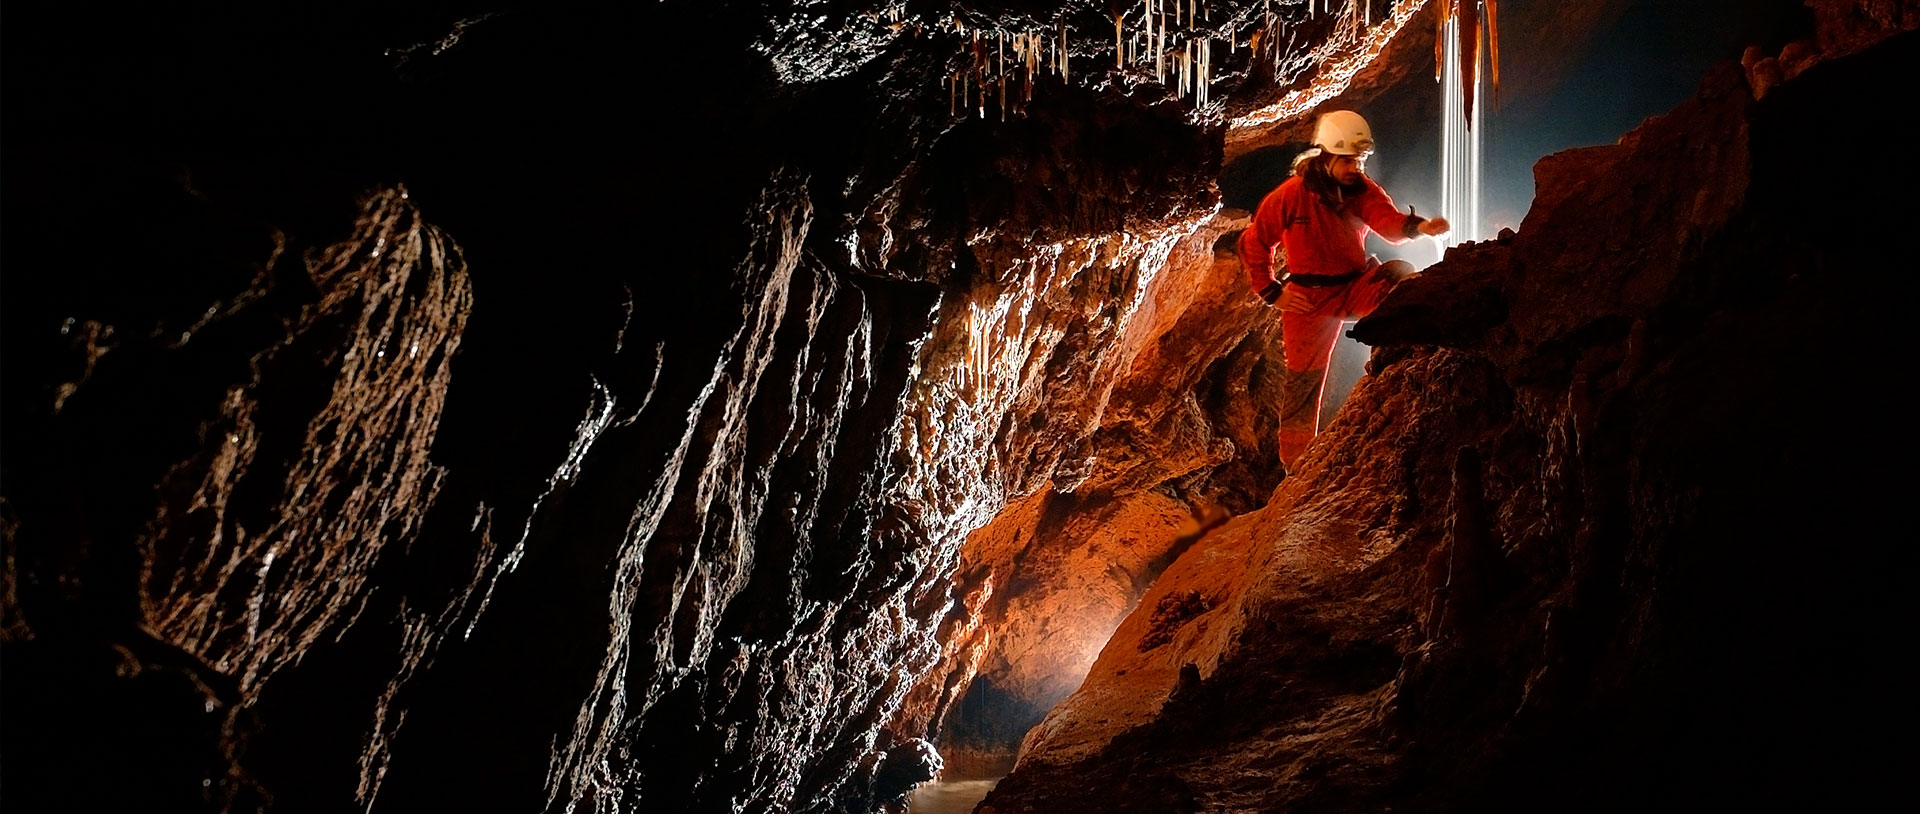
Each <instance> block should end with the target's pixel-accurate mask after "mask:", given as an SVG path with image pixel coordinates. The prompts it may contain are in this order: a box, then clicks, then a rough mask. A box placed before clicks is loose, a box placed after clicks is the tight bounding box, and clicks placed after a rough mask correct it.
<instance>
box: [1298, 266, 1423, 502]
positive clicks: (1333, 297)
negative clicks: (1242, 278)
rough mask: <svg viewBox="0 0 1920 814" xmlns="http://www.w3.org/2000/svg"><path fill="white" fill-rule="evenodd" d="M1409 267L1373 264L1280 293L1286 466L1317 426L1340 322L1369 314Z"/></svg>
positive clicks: (1300, 450) (1408, 271)
mask: <svg viewBox="0 0 1920 814" xmlns="http://www.w3.org/2000/svg"><path fill="white" fill-rule="evenodd" d="M1412 273H1413V266H1412V265H1410V264H1408V263H1406V262H1405V261H1400V260H1395V261H1392V262H1388V263H1386V264H1383V265H1376V266H1373V267H1372V268H1370V269H1368V270H1367V271H1365V272H1363V273H1362V274H1361V275H1360V276H1359V277H1358V278H1356V279H1355V280H1353V281H1352V282H1349V283H1343V284H1341V285H1334V286H1326V287H1321V288H1312V287H1308V286H1304V285H1299V284H1297V283H1290V284H1288V285H1287V287H1286V290H1285V291H1284V292H1282V293H1281V295H1280V301H1279V302H1277V303H1275V304H1276V305H1277V306H1279V308H1280V333H1281V342H1282V344H1283V345H1284V346H1285V348H1286V355H1287V381H1286V385H1285V387H1284V388H1283V390H1282V392H1283V394H1284V396H1283V398H1284V399H1285V403H1284V404H1282V405H1281V408H1280V462H1281V463H1283V464H1286V466H1287V468H1288V469H1292V468H1293V465H1294V462H1295V461H1298V460H1299V459H1300V455H1301V453H1303V452H1306V450H1307V444H1308V443H1309V442H1311V441H1312V440H1313V436H1314V433H1316V432H1318V431H1319V427H1320V398H1321V396H1322V394H1323V391H1324V390H1325V389H1326V385H1327V362H1328V361H1329V360H1331V359H1332V358H1333V343H1334V342H1335V341H1336V340H1338V339H1339V338H1340V324H1341V323H1342V322H1343V321H1345V320H1349V319H1354V318H1357V317H1363V316H1366V315H1368V314H1371V313H1373V309H1374V308H1376V307H1378V306H1379V305H1380V301H1381V300H1382V299H1384V298H1385V297H1386V296H1387V292H1388V291H1391V290H1393V287H1394V286H1395V285H1396V284H1398V283H1399V282H1400V281H1401V280H1402V279H1405V278H1406V276H1407V275H1409V274H1412Z"/></svg>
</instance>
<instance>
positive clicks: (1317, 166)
mask: <svg viewBox="0 0 1920 814" xmlns="http://www.w3.org/2000/svg"><path fill="white" fill-rule="evenodd" d="M1371 152H1373V136H1372V134H1371V132H1370V131H1369V129H1368V127H1367V123H1366V120H1364V119H1362V118H1360V116H1359V114H1357V113H1354V112H1352V111H1348V110H1337V111H1333V112H1331V113H1327V114H1325V115H1322V116H1321V117H1320V121H1319V123H1318V126H1316V127H1315V129H1314V148H1313V149H1311V150H1308V151H1307V152H1305V153H1302V154H1301V156H1300V157H1299V158H1298V159H1295V161H1294V165H1293V168H1294V176H1293V177H1292V178H1288V179H1287V180H1286V182H1285V183H1282V184H1281V185H1280V186H1279V187H1278V188H1276V189H1274V191H1273V192H1271V193H1268V194H1267V197H1266V199H1265V200H1262V201H1261V202H1260V210H1259V211H1258V212H1256V213H1254V216H1253V225H1252V226H1249V227H1247V230H1246V231H1245V232H1243V233H1242V234H1241V235H1240V261H1241V263H1242V264H1243V265H1245V266H1246V269H1247V277H1248V281H1249V282H1250V283H1252V285H1253V290H1254V291H1255V292H1257V293H1259V294H1260V297H1261V298H1262V299H1264V300H1266V301H1267V304H1268V305H1278V306H1279V308H1280V331H1281V336H1282V342H1283V344H1284V346H1285V348H1286V356H1287V382H1286V385H1285V388H1284V391H1283V392H1284V393H1285V400H1286V403H1285V404H1283V405H1281V410H1280V461H1281V462H1282V463H1284V464H1286V466H1287V467H1288V468H1289V469H1291V468H1292V467H1293V466H1294V463H1295V462H1296V461H1298V460H1299V458H1300V454H1301V453H1302V452H1304V451H1306V448H1307V444H1308V442H1310V441H1312V440H1313V435H1314V432H1315V431H1316V430H1317V428H1318V427H1319V425H1320V396H1321V391H1322V390H1324V389H1325V387H1326V373H1327V361H1328V360H1329V359H1330V358H1331V357H1332V355H1333V343H1334V341H1335V340H1336V339H1338V338H1339V335H1340V323H1341V322H1342V321H1343V320H1348V319H1354V318H1356V317H1362V316H1366V315H1367V314H1369V313H1372V312H1373V309H1374V308H1375V307H1376V306H1378V305H1379V304H1380V300H1381V299H1382V298H1383V297H1385V296H1386V294H1387V292H1388V291H1389V290H1391V289H1392V288H1393V286H1394V285H1395V284H1397V283H1399V282H1400V281H1401V280H1403V279H1405V278H1406V277H1407V276H1408V275H1411V274H1412V273H1413V266H1412V265H1411V264H1409V263H1407V262H1406V261H1403V260H1394V261H1391V262H1388V263H1384V264H1382V263H1381V262H1380V261H1379V260H1377V259H1375V258H1373V257H1371V256H1369V255H1368V254H1367V252H1366V247H1365V243H1364V241H1365V239H1366V236H1367V230H1369V229H1371V230H1373V232H1374V233H1375V234H1378V235H1380V236H1381V237H1383V238H1385V239H1387V240H1388V241H1389V242H1392V243H1402V242H1405V241H1407V240H1409V239H1411V238H1415V237H1419V236H1421V235H1436V234H1440V233H1442V232H1445V231H1446V230H1447V222H1446V219H1444V218H1431V219H1429V218H1422V217H1420V216H1418V215H1415V214H1413V213H1411V212H1401V211H1400V210H1399V209H1398V208H1397V207H1395V206H1394V204H1393V199H1392V198H1389V197H1387V193H1386V191H1385V190H1383V189H1381V188H1380V185H1379V184H1376V183H1374V182H1373V179H1371V178H1368V177H1367V176H1366V174H1365V173H1364V172H1363V171H1362V165H1363V162H1365V160H1366V157H1367V155H1368V154H1369V153H1371ZM1276 247H1278V248H1281V249H1284V250H1285V252H1286V272H1287V274H1286V276H1285V277H1284V278H1280V279H1277V280H1276V279H1275V276H1274V274H1273V251H1274V249H1275V248H1276Z"/></svg>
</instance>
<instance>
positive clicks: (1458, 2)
mask: <svg viewBox="0 0 1920 814" xmlns="http://www.w3.org/2000/svg"><path fill="white" fill-rule="evenodd" d="M1482 6H1484V7H1485V8H1482ZM1499 16H1500V15H1499V6H1498V4H1497V3H1496V2H1495V0H1442V4H1441V6H1440V15H1439V18H1440V19H1439V28H1437V29H1436V34H1435V35H1434V38H1433V81H1435V82H1439V81H1441V79H1442V76H1443V74H1445V73H1446V70H1447V56H1446V47H1447V23H1450V22H1452V21H1453V20H1455V19H1456V18H1457V19H1458V20H1459V21H1460V25H1459V26H1458V27H1457V28H1455V32H1456V34H1457V35H1458V40H1459V41H1458V42H1457V43H1455V45H1456V46H1457V47H1456V48H1454V53H1455V54H1456V55H1458V56H1459V59H1460V75H1461V76H1462V77H1467V79H1466V80H1464V81H1462V82H1461V83H1460V85H1461V90H1462V91H1463V92H1464V93H1465V94H1466V116H1467V120H1468V121H1472V120H1473V89H1474V84H1475V83H1474V82H1473V81H1472V77H1477V76H1483V75H1485V76H1490V77H1491V78H1492V80H1493V92H1494V94H1495V96H1496V97H1497V96H1498V95H1499V93H1500V24H1499ZM1482 22H1485V24H1486V30H1487V48H1486V57H1487V64H1486V66H1485V67H1486V68H1487V69H1488V71H1487V73H1486V74H1482V73H1481V70H1480V69H1481V67H1482V66H1481V64H1480V59H1481V49H1480V26H1481V23H1482Z"/></svg>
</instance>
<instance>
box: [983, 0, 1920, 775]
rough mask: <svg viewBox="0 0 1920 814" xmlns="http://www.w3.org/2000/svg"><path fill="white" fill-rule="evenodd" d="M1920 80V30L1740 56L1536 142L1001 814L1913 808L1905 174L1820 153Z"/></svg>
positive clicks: (1905, 166)
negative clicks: (1661, 102) (1903, 307)
mask: <svg viewBox="0 0 1920 814" xmlns="http://www.w3.org/2000/svg"><path fill="white" fill-rule="evenodd" d="M1835 5H1847V6H1849V7H1851V6H1852V5H1854V4H1835ZM1852 10H1853V11H1858V9H1852ZM1821 11H1822V15H1823V19H1832V18H1834V17H1836V16H1844V14H1843V13H1842V11H1836V10H1835V9H1831V8H1829V9H1822V10H1821ZM1843 11H1844V10H1843ZM1852 19H1865V20H1866V21H1867V22H1869V23H1872V24H1874V26H1875V27H1876V28H1877V29H1878V33H1877V34H1875V35H1870V36H1869V38H1871V37H1872V36H1877V37H1885V36H1886V34H1887V31H1888V29H1889V28H1900V27H1907V28H1910V27H1911V26H1910V25H1906V24H1904V23H1900V22H1899V20H1900V18H1899V16H1898V15H1897V14H1896V15H1894V16H1892V17H1888V16H1887V15H1884V14H1883V15H1880V16H1879V17H1864V18H1863V17H1855V18H1852ZM1889 21H1891V22H1889ZM1821 39H1822V41H1847V42H1855V43H1857V42H1858V41H1859V40H1858V39H1857V38H1856V37H1854V36H1853V35H1841V34H1838V33H1836V32H1827V33H1825V34H1823V35H1822V37H1821ZM1917 66H1920V41H1916V35H1914V34H1912V33H1906V34H1900V35H1898V36H1895V37H1893V38H1891V39H1887V40H1885V41H1883V42H1881V43H1880V44H1878V45H1876V46H1873V47H1871V48H1868V49H1865V50H1862V51H1860V52H1859V53H1857V54H1856V55H1854V56H1851V57H1846V58H1843V59H1830V60H1828V61H1826V62H1824V63H1822V64H1818V65H1815V66H1813V67H1811V68H1808V69H1806V70H1805V71H1804V72H1802V73H1800V74H1799V75H1798V76H1797V77H1796V78H1795V79H1793V80H1791V81H1788V82H1786V83H1785V84H1782V85H1779V86H1777V87H1774V88H1772V89H1771V90H1770V91H1768V92H1767V93H1766V94H1765V96H1764V99H1762V100H1760V101H1757V102H1756V101H1755V98H1754V97H1755V91H1756V89H1755V88H1753V87H1752V86H1750V85H1749V83H1748V82H1747V80H1746V77H1744V76H1743V75H1742V73H1741V71H1740V70H1739V69H1738V68H1736V67H1734V66H1731V65H1727V66H1723V67H1722V68H1721V69H1719V70H1717V71H1716V72H1714V73H1713V74H1712V75H1710V76H1708V77H1707V78H1706V79H1705V80H1704V81H1703V83H1702V85H1701V87H1700V92H1699V95H1698V97H1697V98H1696V99H1694V100H1693V101H1691V102H1688V103H1687V104H1685V105H1683V106H1682V107H1681V108H1680V109H1678V110H1676V111H1674V112H1673V113H1671V114H1669V115H1666V116H1663V117H1659V118H1656V119H1654V120H1651V121H1649V122H1648V123H1647V124H1646V125H1644V126H1643V127H1641V128H1640V129H1638V130H1636V131H1635V132H1633V133H1632V134H1630V135H1628V136H1627V137H1625V138H1623V139H1622V140H1621V142H1620V143H1619V144H1617V145H1613V146H1607V147H1596V148H1589V149H1584V150H1577V151H1573V152H1570V153H1565V154H1560V155H1556V156H1552V157H1549V158H1548V159H1546V160H1544V161H1542V162H1541V164H1540V165H1539V167H1538V169H1537V171H1536V175H1537V178H1538V181H1539V189H1540V194H1539V196H1538V198H1537V199H1536V203H1535V206H1534V209H1533V211H1532V212H1531V213H1530V214H1529V216H1528V218H1527V220H1526V222H1525V223H1524V225H1523V226H1522V228H1521V229H1520V231H1519V233H1518V234H1517V235H1512V236H1508V237H1503V238H1502V239H1500V240H1499V241H1496V242H1491V243H1483V244H1479V245H1476V246H1472V247H1468V248H1466V249H1464V250H1461V251H1458V252H1456V253H1455V254H1453V255H1451V256H1450V257H1449V258H1448V260H1447V261H1446V262H1445V263H1443V264H1441V265H1439V266H1435V267H1434V268H1433V269H1431V270H1429V271H1428V272H1427V273H1426V274H1425V275H1423V276H1421V277H1419V278H1416V279H1415V280H1414V281H1412V282H1410V283H1409V284H1407V285H1406V286H1404V287H1403V288H1402V289H1401V290H1399V291H1396V292H1395V294H1394V296H1393V297H1391V298H1390V299H1389V300H1388V302H1387V303H1386V304H1385V305H1384V306H1383V307H1382V309H1381V310H1380V311H1379V312H1378V313H1376V314H1375V315H1374V316H1372V317H1370V318H1368V319H1366V320H1363V321H1361V322H1360V323H1359V325H1358V326H1357V327H1356V328H1355V329H1354V333H1355V335H1356V336H1357V337H1359V338H1361V339H1362V340H1363V341H1366V342H1368V343H1370V344H1374V345H1375V346H1377V347H1379V348H1380V350H1378V351H1376V353H1375V357H1374V359H1373V361H1372V363H1371V372H1372V375H1371V376H1370V377H1369V378H1368V379H1367V380H1365V381H1364V382H1363V383H1362V385H1361V386H1360V388H1359V389H1358V390H1356V392H1355V393H1354V395H1353V396H1352V397H1351V399H1350V400H1349V402H1348V404H1347V406H1346V408H1345V409H1344V410H1343V412H1342V413H1341V415H1340V418H1339V419H1338V420H1337V421H1336V422H1335V424H1334V426H1333V427H1332V428H1331V430H1330V431H1329V433H1328V435H1327V436H1326V437H1324V438H1323V439H1322V440H1320V441H1318V442H1316V445H1315V447H1314V448H1313V450H1312V452H1311V453H1310V454H1309V456H1308V458H1307V459H1306V461H1305V464H1304V466H1303V468H1302V471H1301V472H1300V473H1298V476H1297V477H1293V478H1289V479H1288V480H1286V481H1285V482H1284V483H1283V484H1282V485H1281V486H1280V487H1279V489H1278V490H1277V491H1276V492H1275V493H1274V496H1273V500H1272V501H1271V502H1270V503H1269V504H1268V505H1267V506H1266V507H1265V508H1264V509H1262V510H1260V511H1258V512H1255V513H1253V514H1250V515H1247V516H1244V517H1241V518H1237V519H1235V520H1234V521H1233V522H1232V523H1230V524H1229V525H1227V526H1226V527H1225V528H1223V529H1221V530H1220V531H1218V532H1216V533H1215V534H1214V535H1212V536H1210V537H1208V538H1206V539H1205V540H1203V541H1202V542H1201V543H1200V544H1199V545H1197V546H1196V547H1194V548H1193V549H1192V550H1190V551H1189V552H1188V553H1187V554H1186V555H1185V556H1183V557H1182V558H1181V559H1179V560H1178V561H1177V562H1175V563H1174V564H1173V565H1172V566H1171V567H1170V568H1169V569H1168V571H1167V572H1166V573H1165V574H1164V575H1162V577H1161V578H1160V580H1159V581H1158V582H1157V583H1156V584H1155V585H1154V587H1153V588H1152V589H1151V590H1150V591H1149V592H1148V594H1147V595H1146V597H1145V598H1144V599H1143V600H1142V602H1141V603H1140V605H1139V608H1138V609H1137V610H1136V611H1135V612H1134V613H1133V614H1132V615H1131V616H1130V617H1128V619H1127V620H1126V621H1125V622H1124V623H1123V624H1122V625H1121V627H1120V629H1119V630H1118V631H1117V632H1116V634H1115V636H1114V637H1113V639H1112V641H1111V642H1109V644H1108V645H1107V647H1106V649H1105V650H1104V651H1103V652H1102V654H1101V656H1100V659H1099V660H1098V661H1097V662H1096V663H1095V665H1094V666H1093V669H1092V673H1091V674H1090V676H1089V677H1088V679H1087V681H1086V683H1085V684H1084V685H1083V686H1082V687H1081V688H1080V689H1079V690H1078V691H1077V692H1076V693H1075V694H1074V695H1073V696H1072V697H1070V698H1069V699H1067V700H1066V701H1065V702H1063V703H1062V704H1061V705H1060V706H1059V707H1058V708H1056V709H1055V711H1054V712H1053V714H1052V715H1050V716H1049V717H1048V719H1047V720H1046V722H1045V723H1043V724H1042V725H1041V726H1040V727H1039V728H1037V729H1036V730H1035V731H1034V732H1033V733H1032V734H1031V735H1030V736H1029V738H1028V741H1027V744H1026V746H1025V748H1024V750H1023V752H1022V756H1021V759H1020V764H1019V767H1018V768H1017V769H1016V771H1015V772H1014V773H1013V774H1012V775H1011V776H1009V777H1008V778H1007V779H1006V780H1004V781H1002V782H1001V784H1000V785H999V786H998V787H997V788H996V789H995V790H994V792H993V793H992V794H991V795H990V796H989V798H988V799H987V801H986V803H985V807H984V808H983V809H982V810H983V811H988V810H991V811H994V812H1010V811H1037V810H1046V811H1102V812H1111V811H1142V812H1145V811H1153V812H1165V811H1249V812H1251V811H1316V812H1318V811H1382V810H1389V809H1392V810H1413V811H1436V810H1446V811H1451V810H1461V811H1468V810H1472V811H1484V810H1516V811H1517V810H1530V811H1531V810H1583V811H1584V810H1595V811H1599V810H1607V811H1612V810H1697V809H1701V808H1727V807H1735V808H1743V809H1759V810H1808V809H1814V808H1864V807H1871V806H1872V805H1875V802H1874V801H1876V800H1880V799H1884V798H1886V797H1887V796H1888V795H1897V794H1899V793H1900V791H1899V789H1898V787H1897V784H1898V782H1899V781H1898V780H1897V777H1898V774H1899V771H1898V769H1897V767H1898V766H1899V765H1902V764H1903V763H1904V762H1906V761H1907V760H1909V759H1910V758H1911V750H1910V749H1908V748H1906V747H1903V746H1901V745H1900V742H1901V739H1902V737H1903V735H1902V734H1901V733H1904V732H1906V731H1907V730H1909V729H1910V728H1911V727H1912V725H1913V724H1914V720H1915V716H1914V712H1915V710H1914V707H1913V704H1912V703H1911V700H1910V699H1907V698H1905V697H1904V694H1903V693H1902V691H1901V690H1900V689H1899V688H1900V686H1901V684H1902V683H1903V681H1904V679H1903V678H1902V676H1903V670H1902V669H1901V668H1900V666H1899V665H1900V663H1901V659H1900V658H1899V657H1898V656H1897V655H1896V654H1895V653H1894V652H1893V649H1890V648H1889V647H1888V646H1887V645H1886V643H1887V642H1890V641H1894V640H1897V639H1898V638H1900V637H1901V636H1902V633H1901V631H1902V630H1903V629H1904V627H1905V625H1906V620H1907V619H1910V618H1912V615H1913V611H1914V608H1913V604H1912V598H1911V597H1912V594H1913V587H1914V586H1913V585H1912V580H1911V575H1912V573H1913V570H1912V569H1913V566H1914V558H1913V554H1912V552H1911V549H1910V547H1907V546H1905V545H1903V544H1901V543H1900V542H1898V541H1897V540H1896V538H1897V537H1898V535H1897V534H1895V533H1893V532H1892V531H1891V530H1892V529H1897V528H1900V527H1901V526H1902V525H1903V520H1902V518H1901V516H1900V509H1899V508H1898V504H1899V500H1898V497H1897V495H1898V493H1899V492H1900V491H1901V490H1902V489H1903V488H1904V487H1903V486H1902V485H1901V484H1900V483H1899V482H1898V481H1899V478H1897V477H1893V476H1890V475H1887V474H1882V473H1886V472H1887V470H1886V469H1885V466H1884V460H1885V458H1886V457H1887V456H1891V457H1893V458H1896V459H1898V458H1902V457H1904V456H1905V455H1908V454H1910V453H1911V451H1912V450H1911V446H1912V445H1911V443H1910V442H1908V441H1906V440H1905V439H1903V438H1901V439H1896V438H1893V437H1890V436H1888V435H1887V434H1886V432H1885V429H1884V428H1885V426H1887V425H1886V423H1884V422H1887V421H1891V420H1894V416H1895V415H1896V414H1897V413H1898V411H1899V409H1900V408H1899V407H1898V406H1897V405H1898V404H1899V403H1900V401H1899V396H1898V394H1899V393H1900V392H1903V390H1904V387H1903V386H1902V385H1901V384H1900V383H1898V382H1896V381H1893V380H1892V379H1893V378H1894V377H1889V376H1888V375H1887V371H1886V369H1885V367H1884V365H1883V364H1882V363H1881V361H1880V360H1882V359H1885V358H1903V357H1905V356H1907V355H1910V354H1911V353H1913V352H1914V351H1915V341H1914V337H1913V336H1912V334H1911V332H1910V331H1908V330H1907V329H1906V328H1904V327H1903V326H1901V325H1899V324H1896V323H1897V320H1884V319H1880V318H1877V317H1873V316H1871V315H1869V314H1868V312H1867V310H1871V309H1867V310H1863V306H1864V303H1862V302H1861V299H1860V295H1861V293H1862V292H1863V291H1872V292H1875V293H1874V294H1873V295H1872V297H1873V298H1874V299H1880V298H1882V297H1884V298H1885V299H1886V300H1887V301H1891V302H1904V301H1906V300H1907V299H1909V298H1910V297H1911V296H1913V295H1914V294H1915V288H1916V287H1915V284H1914V282H1913V279H1912V277H1911V275H1908V274H1906V273H1905V271H1904V269H1903V268H1901V267H1900V266H1899V264H1896V263H1889V261H1888V258H1887V257H1886V256H1884V255H1883V254H1882V253H1881V251H1880V250H1879V248H1878V247H1879V246H1880V245H1881V239H1882V237H1883V236H1885V235H1891V234H1895V233H1898V232H1899V230H1900V229H1901V228H1903V227H1902V225H1901V224H1902V223H1903V221H1904V219H1905V218H1906V215H1905V214H1904V210H1903V209H1902V208H1901V207H1899V206H1897V205H1896V204H1895V201H1896V200H1897V195H1898V191H1899V190H1902V189H1905V188H1908V187H1909V186H1910V185H1911V183H1912V182H1913V181H1914V180H1915V166H1916V162H1915V161H1914V160H1913V158H1912V157H1911V156H1905V155H1899V156H1888V160H1887V162H1886V165H1885V166H1884V167H1883V168H1882V170H1883V171H1882V172H1876V173H1874V174H1873V177H1871V178H1869V177H1867V176H1865V175H1856V174H1854V173H1851V172H1834V171H1833V170H1832V168H1831V167H1828V166H1823V165H1822V164H1821V163H1820V162H1812V161H1808V160H1807V156H1808V151H1809V150H1810V149H1813V147H1812V145H1814V144H1816V143H1817V142H1818V140H1819V137H1818V132H1819V129H1820V126H1821V123H1822V122H1826V121H1829V120H1830V119H1831V116H1832V112H1833V111H1835V110H1845V111H1848V112H1849V113H1850V114H1851V115H1854V116H1857V117H1858V118H1857V119H1855V120H1854V122H1855V123H1856V124H1859V125H1860V126H1861V127H1863V128H1865V129H1866V130H1868V131H1878V132H1890V131H1892V130H1894V129H1895V128H1897V127H1898V124H1897V122H1896V120H1897V118H1898V117H1899V116H1900V115H1902V114H1900V113H1898V112H1896V110H1895V108H1896V107H1897V106H1896V105H1888V104H1886V103H1885V102H1886V99H1885V97H1884V85H1883V84H1882V83H1883V82H1884V81H1885V78H1886V77H1891V76H1901V75H1908V74H1911V73H1912V72H1913V71H1914V70H1915V69H1916V67H1917ZM1842 200H1844V201H1846V202H1847V203H1845V204H1839V203H1838V201H1842ZM1895 649H1897V648H1895Z"/></svg>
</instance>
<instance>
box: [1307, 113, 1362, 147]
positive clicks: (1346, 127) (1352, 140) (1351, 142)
mask: <svg viewBox="0 0 1920 814" xmlns="http://www.w3.org/2000/svg"><path fill="white" fill-rule="evenodd" d="M1313 146H1315V147H1318V148H1320V149H1322V150H1325V151H1326V152H1329V153H1332V154H1334V155H1360V156H1364V155H1366V154H1368V153H1371V152H1373V128H1370V127H1368V126H1367V120H1366V119H1362V118H1360V114H1358V113H1355V112H1353V111H1351V110H1331V111H1328V112H1326V113H1322V114H1320V121H1319V123H1318V124H1316V125H1314V128H1313Z"/></svg>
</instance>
